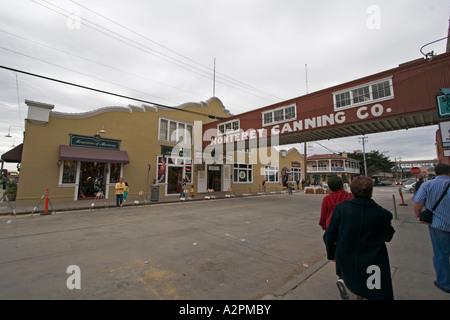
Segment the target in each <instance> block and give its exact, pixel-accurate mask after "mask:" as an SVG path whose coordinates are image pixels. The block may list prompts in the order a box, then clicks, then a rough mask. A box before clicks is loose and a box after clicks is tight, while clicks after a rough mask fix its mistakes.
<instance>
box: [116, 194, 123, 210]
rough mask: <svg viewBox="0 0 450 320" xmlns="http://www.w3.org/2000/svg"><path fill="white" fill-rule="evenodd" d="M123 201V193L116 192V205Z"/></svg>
mask: <svg viewBox="0 0 450 320" xmlns="http://www.w3.org/2000/svg"><path fill="white" fill-rule="evenodd" d="M122 201H123V194H116V207H120V206H121V205H122Z"/></svg>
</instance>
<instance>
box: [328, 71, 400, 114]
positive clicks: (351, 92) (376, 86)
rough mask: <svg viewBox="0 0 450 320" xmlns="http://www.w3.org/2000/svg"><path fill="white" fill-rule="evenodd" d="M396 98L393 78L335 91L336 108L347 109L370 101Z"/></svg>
mask: <svg viewBox="0 0 450 320" xmlns="http://www.w3.org/2000/svg"><path fill="white" fill-rule="evenodd" d="M392 98H394V92H393V87H392V79H391V78H389V79H384V80H379V81H374V82H372V83H368V84H365V85H362V86H359V87H355V88H351V89H348V90H343V91H339V92H335V93H333V100H334V110H339V109H347V108H352V107H356V106H360V105H364V104H366V103H369V102H375V101H383V100H388V99H392Z"/></svg>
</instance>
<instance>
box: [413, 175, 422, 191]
mask: <svg viewBox="0 0 450 320" xmlns="http://www.w3.org/2000/svg"><path fill="white" fill-rule="evenodd" d="M422 183H423V177H420V178H419V181H417V182H416V185H415V186H414V189H415V192H416V193H417V190H419V188H420V186H421V185H422Z"/></svg>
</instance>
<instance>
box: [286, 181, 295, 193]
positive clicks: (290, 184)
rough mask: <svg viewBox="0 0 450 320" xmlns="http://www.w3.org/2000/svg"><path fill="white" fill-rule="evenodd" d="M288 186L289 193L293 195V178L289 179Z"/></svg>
mask: <svg viewBox="0 0 450 320" xmlns="http://www.w3.org/2000/svg"><path fill="white" fill-rule="evenodd" d="M287 187H288V193H289V194H290V195H292V188H293V187H294V186H293V182H292V181H291V180H289V181H288V183H287Z"/></svg>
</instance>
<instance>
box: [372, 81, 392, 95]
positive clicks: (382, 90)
mask: <svg viewBox="0 0 450 320" xmlns="http://www.w3.org/2000/svg"><path fill="white" fill-rule="evenodd" d="M372 93H373V98H374V99H381V98H384V97H389V96H390V95H391V85H390V83H389V81H383V82H380V83H375V84H373V85H372Z"/></svg>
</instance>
